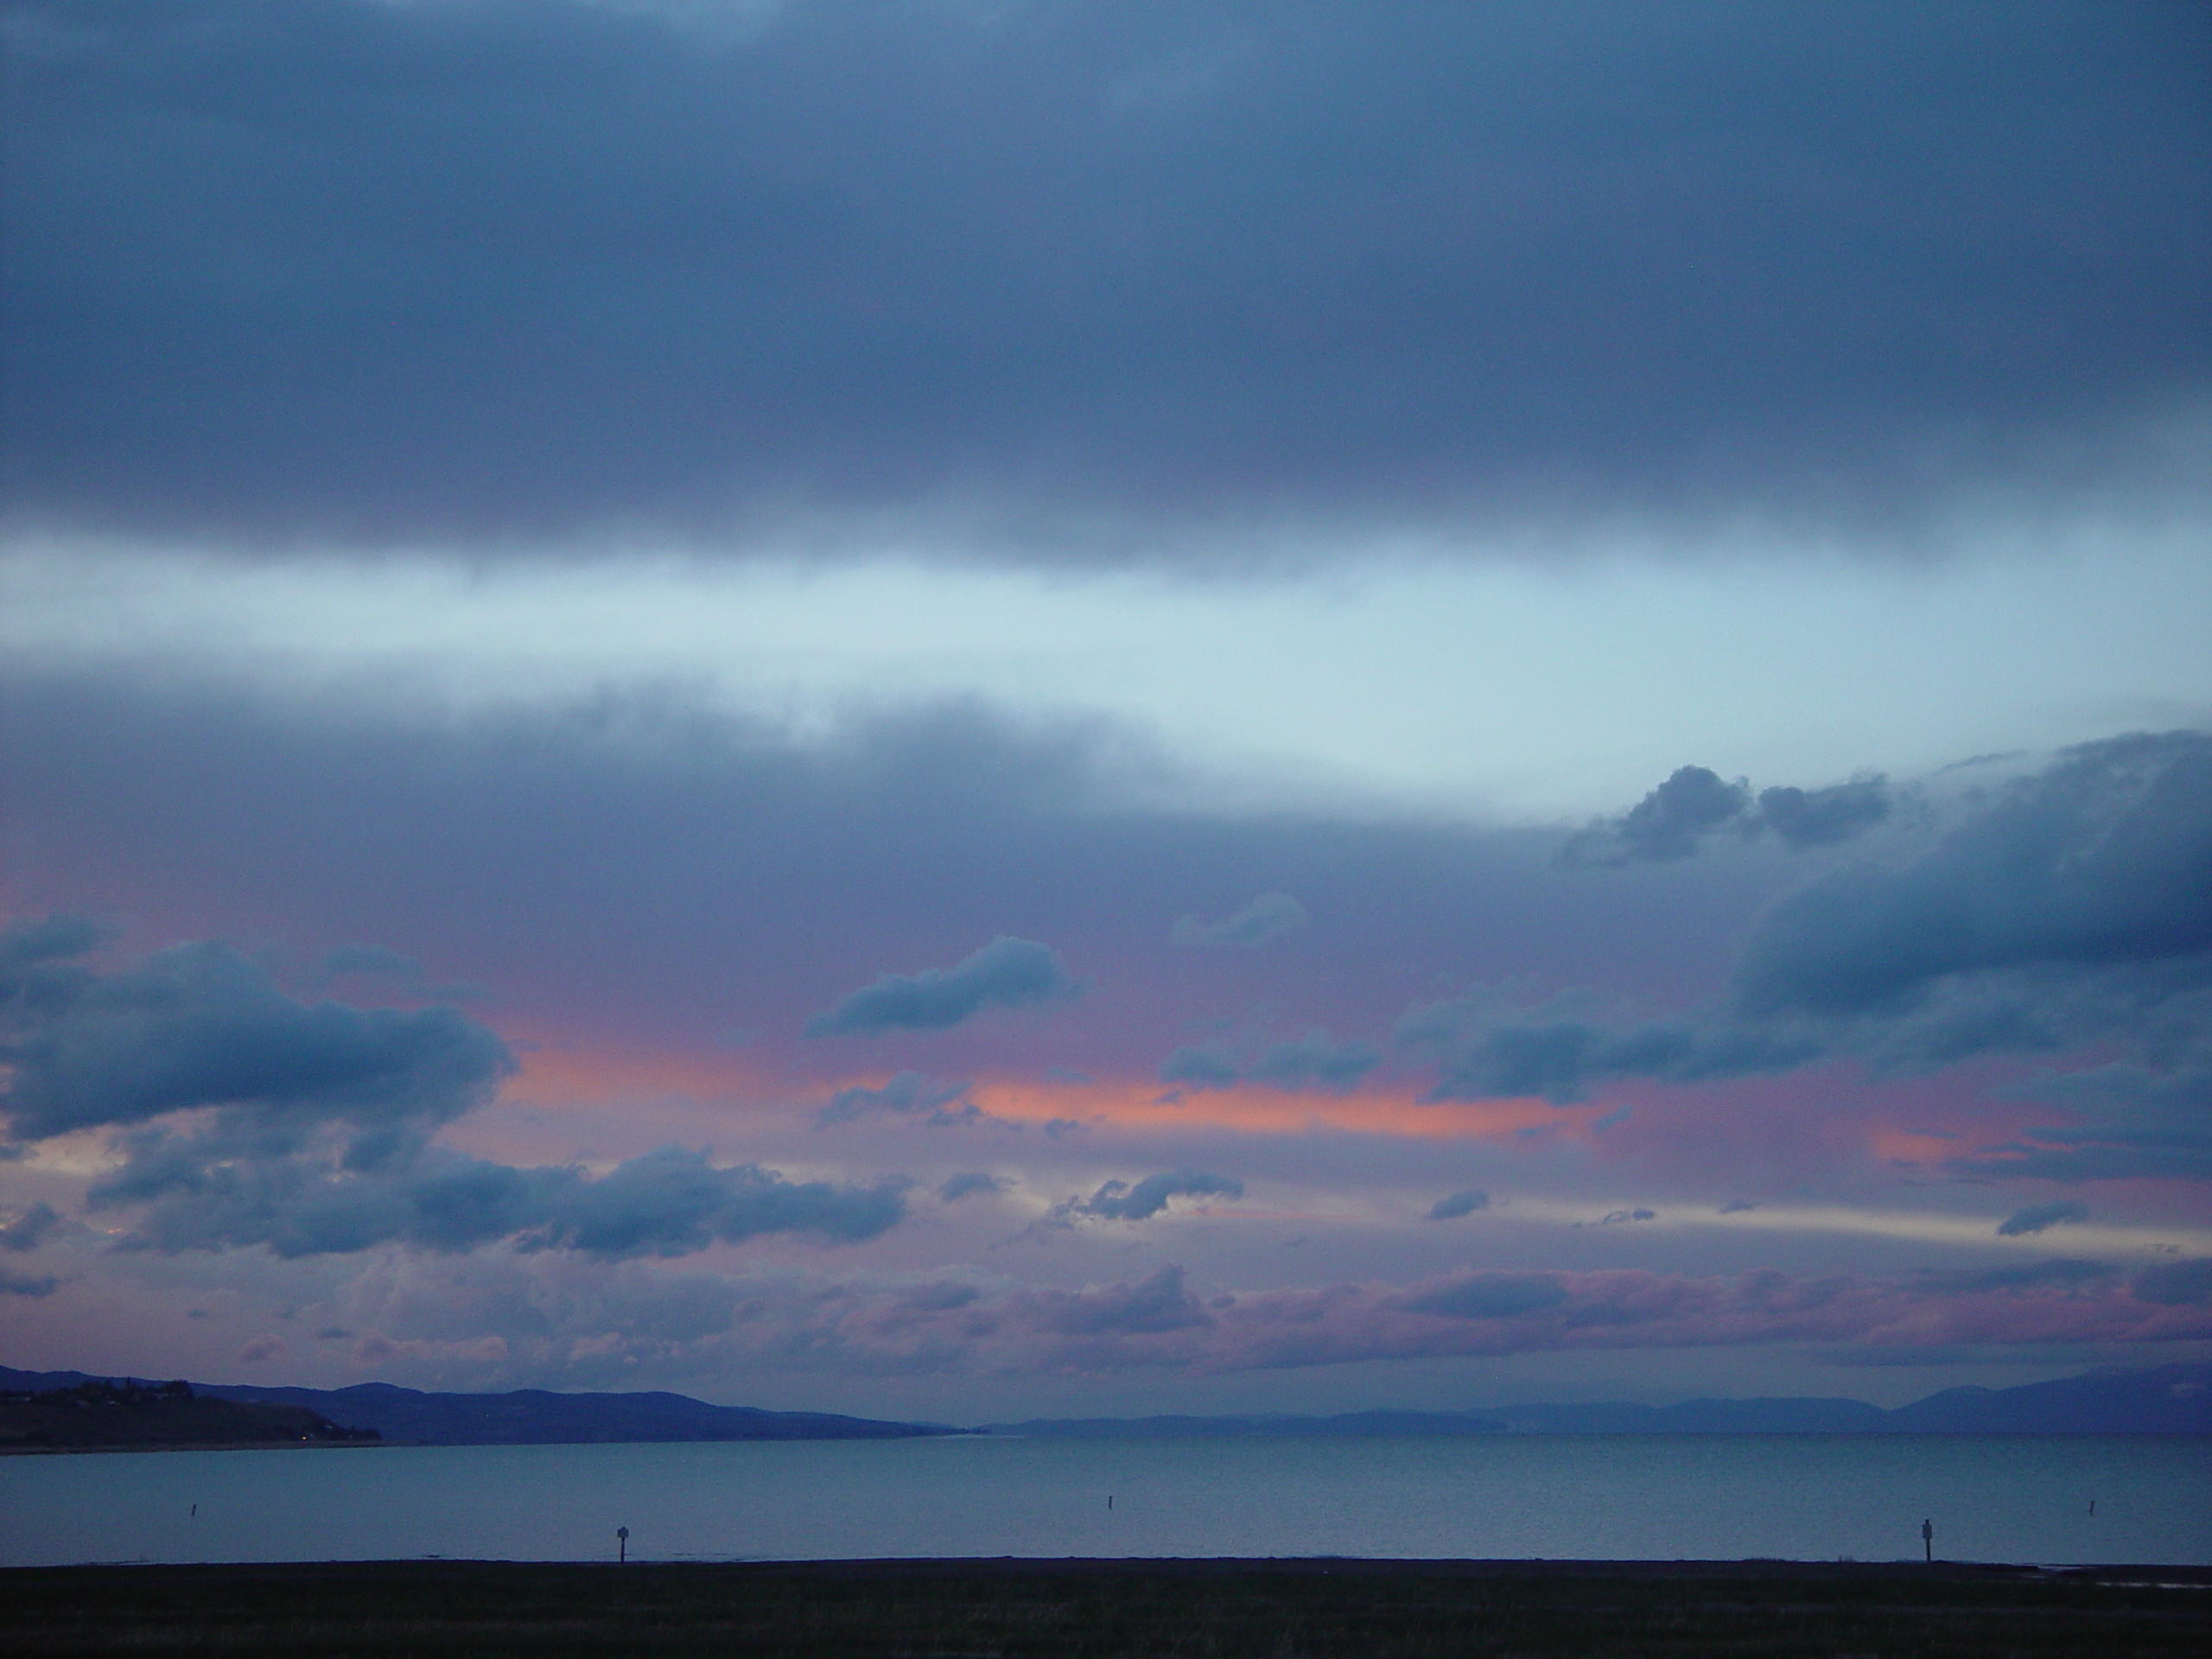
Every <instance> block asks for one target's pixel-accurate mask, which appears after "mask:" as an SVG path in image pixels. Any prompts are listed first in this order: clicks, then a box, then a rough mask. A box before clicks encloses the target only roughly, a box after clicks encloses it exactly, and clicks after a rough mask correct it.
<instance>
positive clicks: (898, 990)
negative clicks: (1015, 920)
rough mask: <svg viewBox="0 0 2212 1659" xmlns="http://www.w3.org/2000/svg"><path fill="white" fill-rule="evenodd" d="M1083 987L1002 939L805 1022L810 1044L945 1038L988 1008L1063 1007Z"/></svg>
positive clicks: (887, 980)
mask: <svg viewBox="0 0 2212 1659" xmlns="http://www.w3.org/2000/svg"><path fill="white" fill-rule="evenodd" d="M1080 989H1081V987H1080V986H1079V985H1077V982H1075V980H1074V978H1073V977H1072V976H1070V974H1069V973H1068V969H1067V964H1066V963H1064V962H1062V961H1061V960H1060V958H1059V953H1058V951H1055V950H1052V949H1050V948H1049V947H1047V946H1046V945H1041V944H1037V943H1036V942H1035V941H1033V940H1030V939H1015V938H1007V936H1006V935H1004V934H1001V935H1000V936H999V937H998V938H995V939H993V940H992V941H991V942H990V943H989V944H987V945H985V946H984V947H983V948H982V950H978V951H976V953H975V955H973V956H971V957H967V958H965V959H964V960H963V961H962V962H960V963H957V964H956V965H954V966H953V967H950V968H928V969H924V970H923V971H922V972H920V973H918V974H912V975H908V974H886V975H885V976H883V977H882V978H880V979H879V980H877V981H876V982H875V983H874V984H873V985H870V986H867V987H865V988H862V989H861V990H857V991H855V992H854V993H853V994H852V995H850V996H848V997H847V998H845V1000H844V1001H842V1002H840V1003H838V1004H837V1006H836V1007H834V1008H831V1009H829V1011H828V1012H826V1013H823V1014H817V1015H815V1017H814V1018H813V1019H811V1020H808V1021H807V1022H806V1034H807V1035H808V1036H810V1037H843V1036H858V1037H878V1036H880V1035H882V1034H883V1033H885V1032H887V1031H943V1030H945V1029H947V1028H948V1027H952V1026H957V1025H959V1024H961V1023H962V1022H963V1021H964V1020H969V1019H972V1018H974V1017H975V1016H976V1014H981V1013H982V1011H983V1010H984V1009H986V1008H1021V1007H1033V1006H1035V1005H1037V1004H1039V1003H1045V1002H1061V1001H1066V1000H1067V999H1068V998H1070V997H1071V996H1073V995H1076V994H1077V992H1078V991H1079V990H1080Z"/></svg>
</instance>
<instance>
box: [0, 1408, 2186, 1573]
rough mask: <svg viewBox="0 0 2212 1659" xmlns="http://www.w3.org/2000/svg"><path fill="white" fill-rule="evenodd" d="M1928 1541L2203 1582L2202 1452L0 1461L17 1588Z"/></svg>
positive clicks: (1002, 1450) (1361, 1446)
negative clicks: (2139, 1566) (430, 1571)
mask: <svg viewBox="0 0 2212 1659" xmlns="http://www.w3.org/2000/svg"><path fill="white" fill-rule="evenodd" d="M1109 1497H1111V1498H1112V1500H1113V1503H1112V1507H1111V1508H1110V1509H1109V1507H1108V1503H1107V1500H1108V1498H1109ZM2093 1501H2094V1504H2095V1506H2096V1507H2095V1512H2094V1514H2092V1513H2091V1512H2090V1505H2091V1503H2092V1502H2093ZM194 1505H197V1506H198V1513H197V1514H196V1515H194V1513H193V1512H192V1510H193V1506H194ZM1923 1518H1926V1519H1930V1520H1932V1521H1933V1522H1935V1525H1936V1554H1938V1555H1939V1556H1942V1557H1945V1558H1948V1559H1950V1560H1984V1561H2023V1562H2024V1561H2035V1562H2044V1563H2059V1562H2097V1561H2137V1562H2164V1563H2192V1564H2207V1563H2212V1438H2191V1439H2181V1438H2165V1437H2142V1438H2136V1437H2103V1436H2094V1437H2092V1436H2084V1437H2079V1438H2064V1439H2061V1438H2041V1437H2009V1436H2007V1437H1999V1436H1975V1437H1967V1436H1959V1437H1951V1436H1939V1435H1914V1436H1898V1437H1897V1438H1894V1439H1892V1438H1888V1437H1878V1436H1863V1435H1849V1436H1841V1435H1840V1436H1834V1437H1829V1436H1824V1435H1711V1436H1707V1435H1694V1436H1693V1435H1651V1436H1645V1435H1622V1436H1611V1435H1588V1436H1583V1435H1572V1436H1567V1435H1562V1436H1550V1435H1497V1436H1490V1437H1483V1438H1478V1439H1450V1440H1426V1439H1404V1440H1338V1439H1312V1440H1306V1439H1290V1438H1284V1439H1276V1438H1270V1439H1268V1440H1117V1441H1096V1440H1019V1439H1012V1438H1006V1439H1001V1438H987V1439H954V1440H844V1441H836V1440H826V1441H804V1442H784V1443H776V1442H759V1441H756V1442H722V1443H712V1444H693V1445H681V1446H390V1447H382V1448H363V1449H336V1448H333V1449H303V1450H296V1451H259V1452H133V1453H111V1454H100V1455H77V1456H60V1457H11V1458H0V1564H5V1565H8V1566H31V1565H48V1564H58V1563H67V1562H82V1561H133V1560H144V1561H203V1560H204V1561H245V1560H253V1561H283V1560H385V1559H397V1558H404V1557H410V1556H414V1557H420V1556H426V1555H443V1556H448V1557H455V1558H473V1559H499V1560H594V1559H598V1560H604V1559H610V1558H611V1557H612V1556H613V1553H614V1547H615V1539H614V1529H615V1528H616V1527H618V1526H626V1527H628V1528H629V1529H630V1533H631V1536H630V1554H631V1558H632V1560H819V1559H829V1558H833V1557H844V1558H855V1557H861V1558H865V1557H878V1556H993V1555H1023V1556H1084V1555H1096V1556H1104V1555H1123V1556H1178V1555H1180V1556H1207V1555H1243V1556H1281V1555H1363V1556H1372V1557H1415V1556H1426V1557H1447V1558H1448V1557H1471V1558H1515V1559H1528V1558H1535V1557H1548V1558H1551V1559H1554V1560H1560V1559H1617V1560H1629V1559H1641V1560H1688V1559H1706V1560H1740V1559H1744V1558H1746V1557H1751V1556H1775V1557H1782V1558H1784V1559H1789V1560H1835V1559H1837V1558H1838V1557H1840V1556H1850V1557H1853V1558H1854V1559H1857V1560H1897V1559H1899V1558H1903V1557H1910V1558H1913V1559H1918V1557H1919V1555H1920V1550H1921V1546H1920V1523H1921V1522H1922V1520H1923Z"/></svg>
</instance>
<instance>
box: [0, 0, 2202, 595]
mask: <svg viewBox="0 0 2212 1659" xmlns="http://www.w3.org/2000/svg"><path fill="white" fill-rule="evenodd" d="M7 12H8V24H9V31H10V67H11V84H10V97H9V99H8V119H9V131H8V133H7V141H8V151H9V157H10V162H9V167H8V168H7V174H6V185H7V189H8V193H9V194H8V200H7V202H6V214H7V225H8V251H9V258H8V261H7V269H8V272H9V284H10V287H9V291H8V293H7V295H6V300H7V303H6V304H5V306H4V308H0V316H4V318H5V320H6V321H5V327H6V329H7V333H6V335H5V340H4V353H5V356H4V368H5V371H6V376H7V381H8V385H9V396H8V398H7V400H6V407H5V416H6V427H5V429H4V433H0V440H4V441H3V442H0V453H3V454H4V455H5V457H6V474H5V480H6V485H7V488H8V492H9V495H10V499H11V500H12V502H13V504H14V509H15V511H16V513H17V514H18V515H19V516H20V517H22V518H28V519H31V520H35V521H45V522H60V523H62V524H90V525H101V526H109V527H114V528H118V529H122V530H124V531H132V532H139V533H147V534H152V535H156V536H159V537H176V536H179V535H183V536H188V537H194V536H196V537H200V538H203V539H207V540H210V541H215V542H220V543H233V542H238V541H245V542H252V541H256V540H274V541H283V540H287V539H289V538H292V537H309V538H312V539H315V540H317V541H329V540H335V541H338V542H340V543H344V542H348V541H352V542H366V543H378V542H393V543H416V542H421V541H423V540H425V539H429V540H458V541H463V542H468V543H474V544H477V545H480V546H501V545H507V546H512V545H514V544H517V543H522V542H525V541H542V540H543V539H545V538H547V537H563V536H566V535H569V534H579V535H582V534H590V533H593V532H601V533H606V534H610V535H619V536H621V537H632V536H634V534H635V533H636V532H637V531H640V530H645V531H653V530H658V531H665V532H671V533H674V534H677V535H686V534H698V535H708V536H711V535H713V534H714V532H715V531H717V530H719V529H723V528H727V527H730V526H734V527H736V528H737V529H738V530H739V531H741V532H742V531H745V530H747V529H748V528H752V529H768V530H772V531H775V530H780V531H785V532H788V533H789V535H790V536H791V537H797V538H799V539H801V540H804V538H805V537H808V536H810V535H811V534H815V533H817V532H823V533H826V534H830V535H833V536H834V534H835V524H836V522H838V521H840V520H849V519H852V518H858V519H860V520H861V521H863V522H864V523H867V522H876V523H880V521H881V517H882V515H885V514H906V513H912V512H916V511H921V512H931V513H936V514H938V515H939V516H940V517H942V518H944V519H946V520H947V521H948V522H949V523H950V524H952V525H953V526H955V527H956V528H958V529H960V530H962V531H963V532H964V535H963V539H964V540H965V541H966V542H968V543H969V544H976V543H989V542H992V541H995V542H996V543H997V544H998V545H999V546H1000V547H1001V548H1002V549H1009V550H1010V549H1014V548H1020V549H1024V550H1028V551H1029V556H1055V555H1056V554H1057V555H1065V554H1066V553H1068V552H1069V551H1071V550H1080V549H1081V548H1083V547H1087V548H1088V549H1089V550H1090V551H1091V552H1092V553H1093V554H1094V555H1095V554H1096V553H1098V552H1101V551H1104V552H1107V553H1128V554H1130V556H1144V555H1143V554H1141V553H1139V552H1136V551H1135V550H1151V551H1152V552H1153V554H1154V556H1158V554H1159V552H1160V550H1166V552H1167V553H1169V554H1170V555H1172V553H1173V550H1174V549H1175V547H1176V546H1177V545H1178V543H1179V537H1177V536H1176V535H1175V534H1173V531H1177V530H1179V529H1183V530H1196V529H1203V528H1204V527H1205V526H1207V525H1209V524H1211V525H1214V526H1217V527H1220V526H1238V527H1249V526H1250V525H1252V524H1255V522H1256V523H1261V524H1265V523H1268V522H1273V523H1274V524H1298V525H1301V526H1307V527H1313V526H1319V527H1322V528H1326V527H1327V526H1329V525H1332V524H1343V523H1346V522H1352V523H1356V524H1371V523H1374V522H1376V521H1378V520H1383V521H1398V522H1405V521H1408V520H1414V521H1418V520H1423V519H1427V520H1432V521H1439V522H1442V521H1456V520H1459V519H1461V518H1465V516H1466V515H1468V514H1470V513H1473V514H1478V515H1481V514H1487V515H1493V516H1496V517H1497V518H1503V519H1506V520H1508V521H1515V522H1518V521H1524V520H1527V519H1529V518H1532V517H1533V518H1542V517H1543V516H1544V515H1546V514H1547V513H1548V512H1551V511H1554V510H1556V511H1557V512H1560V513H1562V514H1573V515H1575V516H1577V517H1580V516H1582V515H1586V514H1594V515H1596V516H1597V517H1599V518H1608V519H1610V518H1613V517H1615V516H1616V515H1618V513H1619V512H1622V511H1624V510H1625V511H1628V512H1638V511H1645V510H1654V509H1656V510H1659V511H1662V512H1663V511H1666V510H1668V509H1669V508H1673V509H1679V510H1683V511H1688V512H1695V513H1698V514H1700V515H1703V514H1705V513H1707V512H1713V513H1719V514H1725V515H1726V516H1728V517H1729V518H1732V519H1738V518H1740V516H1741V513H1742V512H1743V511H1744V510H1745V509H1750V510H1751V511H1754V512H1757V511H1759V510H1766V511H1770V512H1778V513H1785V514H1788V515H1789V517H1790V518H1791V519H1792V521H1793V522H1800V523H1802V522H1804V521H1805V520H1806V519H1807V518H1821V517H1824V516H1825V517H1830V518H1833V517H1835V516H1838V515H1850V516H1857V515H1864V514H1884V515H1890V514H1895V513H1898V512H1904V513H1908V514H1909V513H1910V512H1912V511H1913V510H1914V509H1915V508H1916V506H1918V505H1922V504H1923V503H1924V502H1925V501H1926V500H1927V499H1929V498H1930V497H1942V496H1946V495H1948V494H1949V493H1951V492H1953V491H1954V490H1955V489H1958V488H1961V487H1978V486H1994V487H1998V488H2003V487H2005V486H2012V487H2014V488H2016V489H2019V490H2025V491H2031V492H2032V491H2037V490H2043V489H2050V490H2055V491H2059V492H2064V491H2067V490H2069V489H2075V488H2094V487H2096V486H2100V485H2107V484H2110V483H2111V482H2112V481H2113V479H2114V477H2115V476H2116V475H2118V474H2126V473H2128V470H2129V469H2130V468H2134V469H2136V473H2137V474H2158V472H2159V469H2160V468H2161V467H2164V469H2165V473H2166V474H2171V476H2172V477H2178V478H2183V479H2185V478H2187V477H2188V476H2189V467H2188V458H2187V457H2186V456H2183V455H2178V454H2177V455H2173V456H2170V457H2167V458H2166V459H2164V461H2161V460H2160V459H2159V457H2158V453H2157V452H2158V443H2157V442H2143V441H2141V440H2140V433H2141V430H2142V429H2143V428H2144V426H2145V423H2152V424H2156V423H2158V422H2159V421H2160V420H2161V419H2162V418H2163V417H2165V416H2170V415H2172V414H2174V413H2175V412H2176V411H2185V410H2187V409H2189V408H2190V407H2192V406H2196V405H2201V404H2202V400H2203V398H2204V396H2205V392H2206V383H2207V379H2208V350H2209V349H2212V348H2209V347H2208V344H2207V337H2206V334H2205V332H2204V330H2203V329H2202V327H2201V319H2202V315H2203V311H2204V308H2205V303H2206V300H2207V297H2208V296H2207V279H2206V274H2205V273H2206V271H2207V270H2208V268H2209V266H2212V262H2208V260H2207V257H2206V254H2207V245H2208V232H2207V230H2206V226H2205V222H2204V220H2203V217H2202V213H2201V211H2200V208H2201V203H2202V199H2203V195H2204V191H2205V188H2206V183H2207V174H2208V162H2207V160H2206V157H2207V156H2208V155H2212V144H2208V143H2207V142H2206V128H2207V114H2206V105H2205V101H2204V99H2203V98H2202V86H2203V84H2204V81H2205V78H2206V74H2207V70H2208V60H2209V59H2212V48H2208V43H2207V42H2208V28H2207V23H2206V20H2205V18H2204V16H2203V15H2202V10H2201V9H2198V8H2194V7H2187V6H2170V7H2158V6H2140V7H2112V6H2101V5H2094V4H2069V3H2028V4H2022V3H1997V4H1959V5H1947V6H1942V7H1912V8H1897V7H1877V6H1827V7H1818V8H1809V7H1774V8H1745V7H1740V6H1734V5H1726V4H1694V3H1675V4H1665V5H1659V4H1649V5H1643V4H1629V5H1606V6H1592V5H1589V4H1580V3H1573V0H1565V3H1562V0H1544V3H1530V4H1522V5H1510V6H1509V5H1496V6H1483V7H1452V6H1433V5H1423V4H1418V3H1381V0H1378V3H1370V4H1363V5H1360V6H1357V7H1342V6H1332V5H1326V4H1320V3H1287V4H1285V3H1272V0H1271V3H1266V4H1254V3H1248V0H1211V3H1192V0H1156V3H1152V0H1135V3H1122V4H1116V5H1114V6H1109V7H1084V6H1070V5H1064V4H1058V3H1042V0H1039V3H1027V4H1025V3H1013V4H1001V5H991V6H977V7H968V6H959V5H944V6H914V7H891V6H881V5H875V4H871V3H866V0H848V3H841V0H812V3H801V4H791V5H787V6H785V7H782V8H779V9H778V10H776V11H775V13H774V14H773V15H772V17H770V18H769V20H768V21H767V22H766V24H765V25H764V26H763V27H761V28H760V29H754V30H751V31H738V32H736V33H734V34H733V33H730V32H726V31H725V32H717V31H711V30H709V31H687V30H685V29H679V28H672V27H671V26H669V24H668V22H666V20H665V19H664V18H662V17H659V16H656V15H655V9H653V8H651V7H645V6H597V5H588V4H582V3H558V0H531V3H523V0H506V3H499V0H493V3H484V4H469V5H461V4H452V5H447V4H427V5H407V6H399V5H391V4H384V3H373V0H291V3H281V4H266V3H258V0H251V3H250V0H183V3H177V4H174V5H166V6H162V7H143V6H136V5H127V4H122V3H86V0H67V3H63V0H43V3H41V0H12V3H10V4H9V5H8V8H7ZM2131 475H2133V474H2131ZM825 525H828V526H829V530H828V531H824V526H825ZM717 539H719V538H717Z"/></svg>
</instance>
